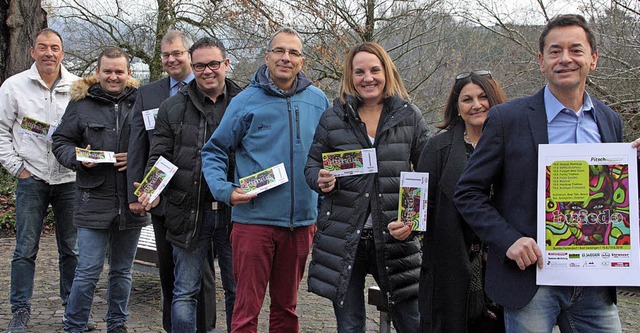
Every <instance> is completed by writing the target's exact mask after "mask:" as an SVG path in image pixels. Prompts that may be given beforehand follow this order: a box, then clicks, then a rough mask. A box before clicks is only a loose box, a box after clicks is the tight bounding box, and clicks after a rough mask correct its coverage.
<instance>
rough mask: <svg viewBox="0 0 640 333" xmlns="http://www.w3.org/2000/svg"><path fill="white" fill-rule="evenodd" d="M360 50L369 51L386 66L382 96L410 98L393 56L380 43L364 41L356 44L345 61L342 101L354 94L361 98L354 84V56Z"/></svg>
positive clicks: (341, 91) (344, 101) (341, 88)
mask: <svg viewBox="0 0 640 333" xmlns="http://www.w3.org/2000/svg"><path fill="white" fill-rule="evenodd" d="M360 52H368V53H371V54H373V55H375V56H376V57H378V59H380V62H381V63H382V67H384V77H385V80H386V83H385V86H384V90H383V91H382V97H383V98H388V97H391V96H394V95H398V96H400V97H401V98H404V99H407V100H408V99H409V94H408V93H407V89H406V88H405V87H404V83H403V82H402V78H400V73H398V69H397V68H396V65H395V64H394V63H393V60H391V57H390V56H389V54H388V53H387V51H385V49H384V48H383V47H382V46H380V44H377V43H374V42H364V43H361V44H359V45H356V46H355V47H353V48H352V49H351V51H349V54H348V55H347V58H346V59H345V61H344V67H343V72H342V83H341V85H340V102H342V103H346V101H347V96H349V95H352V96H356V97H357V98H358V99H361V96H360V94H358V92H357V91H356V88H355V87H354V85H353V76H352V73H353V58H354V57H355V56H356V54H358V53H360Z"/></svg>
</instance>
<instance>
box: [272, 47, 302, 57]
mask: <svg viewBox="0 0 640 333" xmlns="http://www.w3.org/2000/svg"><path fill="white" fill-rule="evenodd" d="M269 52H271V53H273V54H275V55H277V56H279V57H282V56H284V54H285V53H289V56H290V57H291V58H300V57H302V52H300V51H298V50H285V49H283V48H281V47H276V48H274V49H271V50H269Z"/></svg>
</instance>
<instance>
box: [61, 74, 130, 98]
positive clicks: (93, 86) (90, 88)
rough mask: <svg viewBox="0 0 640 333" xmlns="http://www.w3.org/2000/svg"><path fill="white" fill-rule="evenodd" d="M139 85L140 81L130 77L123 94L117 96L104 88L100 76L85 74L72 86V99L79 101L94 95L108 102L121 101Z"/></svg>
mask: <svg viewBox="0 0 640 333" xmlns="http://www.w3.org/2000/svg"><path fill="white" fill-rule="evenodd" d="M139 85H140V81H138V80H137V79H135V78H133V77H129V79H128V80H127V85H126V86H125V90H124V92H123V94H122V95H120V96H118V97H117V98H116V97H114V96H112V95H109V94H107V93H106V92H105V91H104V90H102V88H101V87H100V80H99V79H98V77H96V76H95V75H91V76H85V77H83V78H81V79H80V80H77V81H76V82H74V83H73V85H72V86H71V100H72V101H79V100H82V99H85V98H87V97H92V98H95V99H99V100H103V101H108V102H119V101H121V100H123V99H125V98H126V97H128V96H129V95H131V94H132V93H133V92H134V91H135V90H136V89H137V87H138V86H139Z"/></svg>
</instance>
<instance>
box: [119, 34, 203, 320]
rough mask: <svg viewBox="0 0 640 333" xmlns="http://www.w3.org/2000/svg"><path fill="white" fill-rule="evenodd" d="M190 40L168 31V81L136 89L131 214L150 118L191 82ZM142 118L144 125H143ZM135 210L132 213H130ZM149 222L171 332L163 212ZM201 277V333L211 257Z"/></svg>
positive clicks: (164, 54)
mask: <svg viewBox="0 0 640 333" xmlns="http://www.w3.org/2000/svg"><path fill="white" fill-rule="evenodd" d="M192 44H193V39H192V38H191V37H190V36H189V35H188V34H186V33H184V32H180V31H176V30H170V31H169V32H167V33H166V34H165V36H164V37H163V38H162V41H161V46H160V49H161V52H162V54H161V58H162V67H163V68H164V70H165V71H166V72H167V74H169V76H168V77H166V78H163V79H160V80H157V81H154V82H151V83H149V84H147V85H144V86H142V87H140V89H139V91H138V98H137V99H136V104H135V105H134V108H133V110H132V113H131V115H132V116H131V117H132V119H131V136H130V140H129V153H128V167H127V179H128V186H129V191H128V196H129V207H130V208H131V210H132V211H136V212H137V213H139V214H141V215H142V214H145V213H146V212H145V210H144V208H143V207H142V206H140V204H139V203H138V198H137V196H136V195H135V194H134V191H135V189H136V188H135V186H134V182H140V181H142V179H143V178H144V168H145V166H146V164H147V160H148V157H149V147H150V142H151V138H152V136H153V126H152V124H150V123H149V119H150V118H155V117H154V113H155V114H157V112H158V108H159V107H160V104H162V102H163V101H164V100H166V99H167V98H169V97H171V96H173V95H175V94H176V93H177V92H178V91H179V90H180V88H181V87H182V86H184V85H186V84H187V83H189V82H191V80H193V78H194V76H193V73H192V71H191V58H190V57H189V52H188V50H189V48H190V47H191V45H192ZM145 118H146V122H145ZM134 209H135V210H134ZM151 221H152V223H153V232H154V235H155V241H156V251H157V254H158V271H159V272H160V284H161V285H162V326H163V328H164V329H165V331H167V332H171V301H172V298H173V297H172V295H173V283H174V274H173V269H174V264H173V256H172V252H173V251H172V247H171V244H170V243H169V242H168V241H167V240H166V233H167V229H166V228H165V226H164V211H163V209H162V207H157V208H156V209H154V210H152V211H151ZM206 261H207V264H205V266H204V269H203V274H202V288H201V289H200V294H199V295H198V323H197V326H198V332H201V333H205V332H207V331H209V330H211V329H212V328H214V327H215V325H216V288H215V272H214V268H213V253H210V255H209V256H208V258H207V260H206Z"/></svg>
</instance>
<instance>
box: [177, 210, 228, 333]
mask: <svg viewBox="0 0 640 333" xmlns="http://www.w3.org/2000/svg"><path fill="white" fill-rule="evenodd" d="M200 213H201V214H203V216H202V224H201V226H200V230H199V231H198V235H197V236H196V237H197V239H196V240H195V243H194V244H192V245H191V246H190V247H189V248H187V249H184V248H181V247H179V246H173V262H174V265H175V268H174V275H175V282H174V286H173V301H172V304H171V331H172V332H173V333H181V332H189V333H191V332H195V331H196V316H197V311H196V307H197V304H198V300H197V299H196V297H197V295H198V292H199V291H200V282H201V281H202V279H201V276H202V267H203V265H204V261H205V259H206V257H207V252H208V251H210V250H211V240H212V238H213V237H214V233H215V229H216V225H218V223H226V220H227V214H225V212H224V210H219V211H211V210H207V209H203V210H201V211H200ZM225 233H226V229H225ZM223 284H224V280H223ZM226 297H227V295H226V290H225V299H226ZM234 299H235V287H234ZM227 304H228V303H227ZM232 308H233V306H231V309H232ZM227 316H228V312H227Z"/></svg>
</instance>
